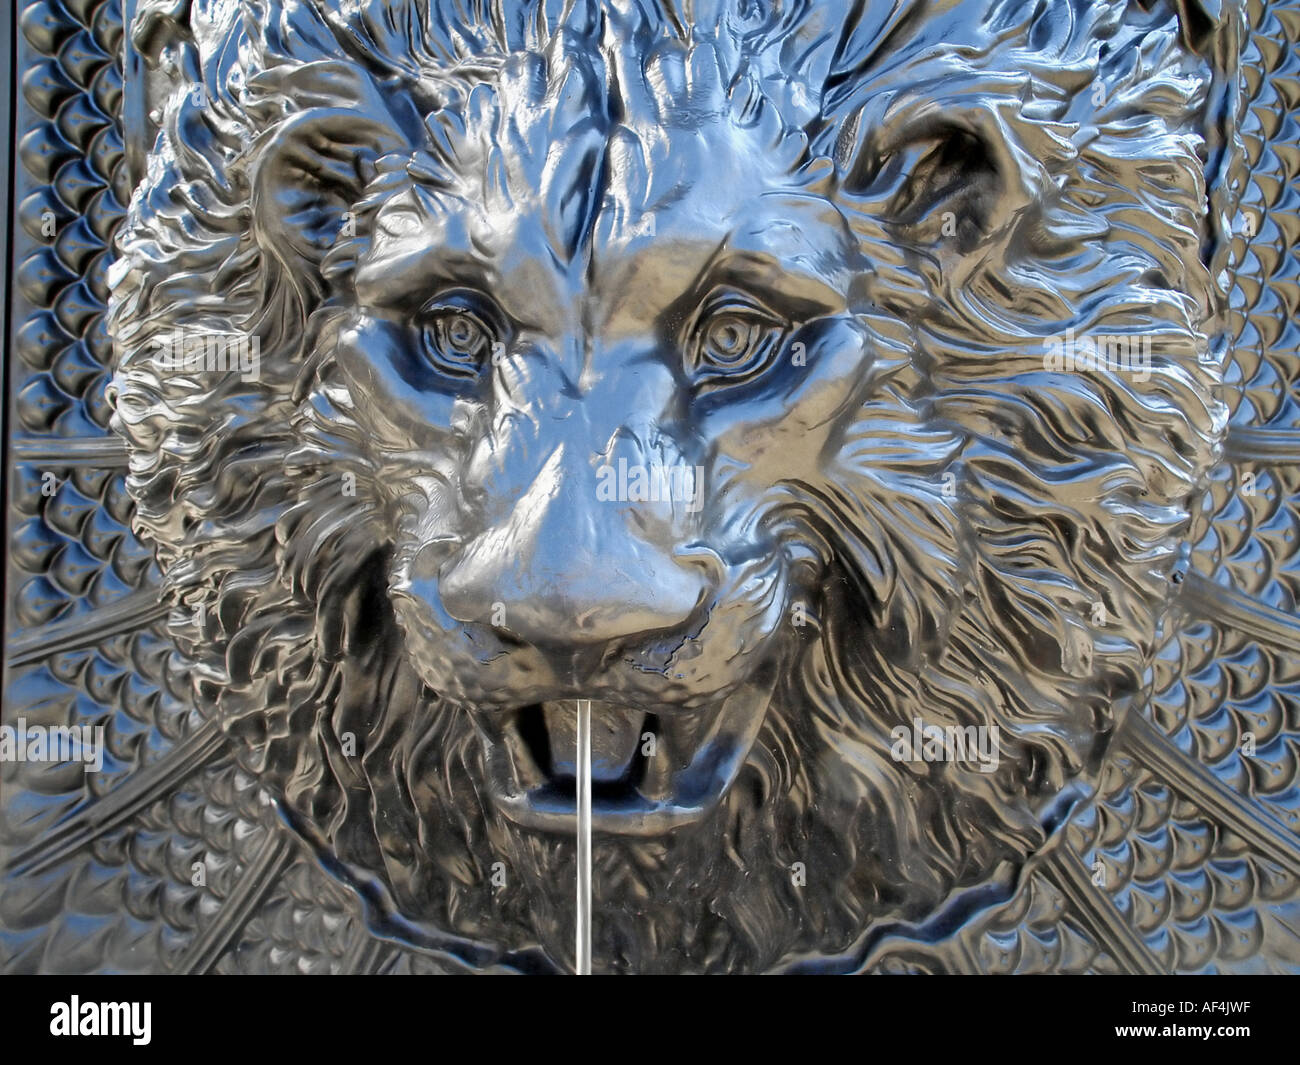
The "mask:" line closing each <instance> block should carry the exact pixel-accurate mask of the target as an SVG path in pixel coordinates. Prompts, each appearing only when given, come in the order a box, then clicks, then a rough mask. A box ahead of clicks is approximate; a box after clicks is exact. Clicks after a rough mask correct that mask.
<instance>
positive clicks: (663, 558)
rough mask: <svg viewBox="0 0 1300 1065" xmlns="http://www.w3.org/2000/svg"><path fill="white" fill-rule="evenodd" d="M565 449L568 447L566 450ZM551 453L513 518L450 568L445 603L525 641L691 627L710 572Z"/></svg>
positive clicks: (594, 638) (584, 639)
mask: <svg viewBox="0 0 1300 1065" xmlns="http://www.w3.org/2000/svg"><path fill="white" fill-rule="evenodd" d="M561 450H562V449H561ZM561 450H557V452H556V453H555V454H554V455H553V456H552V457H551V460H550V461H548V462H547V464H546V466H545V467H544V468H543V470H542V471H541V473H540V474H539V475H538V477H537V478H536V479H535V480H534V482H533V484H532V485H531V486H530V487H529V489H528V491H527V492H526V493H525V494H524V496H523V497H522V498H520V499H519V501H518V502H517V503H516V505H515V506H514V508H513V509H512V511H511V513H510V515H509V516H508V518H507V519H506V520H505V521H503V522H502V523H500V524H499V525H497V526H496V527H494V528H492V529H489V530H487V531H486V532H484V533H483V534H482V535H480V536H478V537H476V538H475V539H474V540H472V541H470V543H468V544H467V545H466V546H465V548H464V550H463V551H462V552H461V553H460V554H459V555H458V556H456V557H453V558H452V559H449V560H448V562H447V563H446V565H444V567H443V570H442V573H441V576H440V579H439V585H438V587H439V594H440V595H441V597H442V601H443V606H444V607H445V608H446V609H447V611H448V613H450V614H451V615H452V616H453V617H455V618H457V619H459V620H460V621H463V622H466V623H472V624H489V625H492V626H493V627H495V628H497V629H500V630H502V631H504V632H506V633H509V634H510V635H512V636H514V637H516V638H518V639H521V640H524V641H526V642H528V643H533V644H540V645H548V644H549V645H555V644H566V643H584V644H590V643H600V642H611V641H617V640H625V639H628V638H630V637H636V636H646V635H652V634H656V633H663V632H666V631H673V630H680V629H683V628H685V627H686V626H687V625H688V624H689V622H690V621H691V619H692V617H693V616H694V614H695V613H696V611H697V609H698V608H699V606H700V605H701V603H702V602H703V601H704V600H705V598H706V595H707V592H708V589H709V586H710V577H709V573H708V571H707V569H706V568H705V567H704V566H702V565H700V564H697V563H694V562H691V561H689V560H685V559H679V558H675V557H674V556H673V554H672V553H671V550H670V549H669V548H667V547H665V546H663V545H662V544H657V543H654V542H652V541H651V540H650V539H648V538H647V537H646V536H645V535H643V534H642V533H640V532H638V531H634V530H633V529H632V528H631V527H630V526H629V523H628V519H627V515H626V510H627V506H628V505H627V504H623V505H620V504H619V503H617V502H609V501H602V500H600V499H598V498H597V493H596V491H595V488H594V482H593V481H592V479H591V478H590V477H586V476H583V475H582V473H581V471H566V470H565V468H564V467H565V463H564V461H563V458H562V453H561Z"/></svg>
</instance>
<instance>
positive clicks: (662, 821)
mask: <svg viewBox="0 0 1300 1065" xmlns="http://www.w3.org/2000/svg"><path fill="white" fill-rule="evenodd" d="M771 700H772V687H771V685H770V683H763V682H756V681H751V682H750V683H747V684H745V685H743V686H742V687H740V688H739V689H738V690H736V691H735V692H733V693H732V694H731V695H730V696H727V697H726V698H725V699H722V700H720V701H719V702H718V703H717V704H716V705H715V706H713V707H710V708H707V709H705V710H699V711H691V712H683V711H678V710H674V709H672V708H665V709H664V710H663V711H662V712H661V713H658V714H652V713H647V712H644V711H642V710H640V709H637V708H632V707H623V706H619V705H617V704H614V703H610V702H604V701H593V703H592V734H593V758H592V800H591V815H592V828H593V830H594V831H596V832H601V833H607V834H609V835H616V836H659V835H663V834H664V833H666V832H669V831H671V830H672V829H676V828H680V827H681V826H683V825H688V824H692V823H694V822H697V821H699V820H701V819H703V818H704V817H706V816H707V815H708V814H709V813H711V812H712V811H713V810H715V809H716V808H717V807H718V805H719V803H721V801H722V800H723V798H724V797H725V796H726V794H727V792H728V791H729V790H730V789H731V786H732V784H734V783H735V780H736V777H737V776H738V775H739V773H740V770H741V768H742V767H743V766H744V764H745V761H746V759H747V758H748V757H749V753H750V750H751V749H752V747H753V745H754V742H755V740H756V739H757V738H758V734H759V732H760V731H761V729H762V726H763V720H764V717H765V716H766V714H767V710H768V706H769V704H770V702H771ZM576 715H577V703H576V702H575V701H573V700H564V701H558V702H551V703H546V704H538V705H535V706H530V707H524V708H521V709H519V710H513V711H478V712H473V718H474V722H475V725H476V727H477V729H478V732H479V735H480V736H481V737H482V741H483V750H484V764H485V766H486V770H487V773H486V784H487V791H488V795H489V797H490V798H491V800H492V803H493V804H494V806H495V807H496V808H497V809H498V810H499V811H500V812H501V813H502V814H503V815H504V816H506V817H507V818H509V819H510V820H511V821H513V822H514V823H515V824H517V825H519V826H521V827H523V828H527V829H535V830H538V831H541V832H552V833H563V834H568V835H572V834H573V833H574V832H575V831H576V830H577V779H576V778H577V773H578V770H577V767H576V765H575V761H576V752H575V749H574V748H575V740H576V729H575V727H574V721H575V719H576Z"/></svg>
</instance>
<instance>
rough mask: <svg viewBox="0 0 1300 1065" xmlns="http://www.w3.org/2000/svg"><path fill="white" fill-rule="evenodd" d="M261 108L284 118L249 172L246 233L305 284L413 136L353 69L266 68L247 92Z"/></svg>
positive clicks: (405, 101)
mask: <svg viewBox="0 0 1300 1065" xmlns="http://www.w3.org/2000/svg"><path fill="white" fill-rule="evenodd" d="M250 88H252V89H253V90H254V91H255V92H257V93H259V95H261V96H262V102H263V103H264V105H266V106H275V104H276V103H277V102H288V101H292V105H293V106H294V107H295V110H294V112H293V113H291V114H289V115H288V116H287V117H286V118H284V119H282V120H281V121H280V122H278V123H277V124H276V125H275V126H273V127H272V129H271V131H270V132H269V133H268V134H267V140H266V141H265V143H264V144H263V145H262V146H261V147H260V148H259V149H258V150H257V151H256V153H255V162H254V164H253V166H252V169H251V175H250V176H251V185H252V209H253V229H254V232H255V233H256V234H257V236H258V241H259V243H260V244H261V245H262V247H263V248H264V249H266V250H267V251H268V252H270V253H271V254H273V255H275V256H276V257H277V258H279V259H280V260H281V261H282V262H284V264H285V266H286V267H288V268H289V269H290V270H291V271H293V272H295V273H296V274H298V276H299V277H302V278H306V277H310V276H312V275H313V274H314V273H315V272H316V271H317V270H318V269H319V266H320V263H321V260H322V259H323V258H324V256H325V254H326V252H328V251H329V249H330V247H331V246H332V245H333V244H334V243H335V241H337V240H338V238H339V236H340V234H344V235H346V234H347V233H349V232H350V230H349V227H348V223H349V219H350V215H349V212H350V211H351V210H352V208H353V207H354V205H355V204H356V202H357V200H358V199H359V198H360V196H361V194H362V192H363V190H364V189H365V187H366V185H367V184H368V183H369V182H370V180H371V179H372V178H373V177H374V175H375V163H376V161H377V160H378V159H380V158H381V157H383V156H385V155H389V154H392V153H403V154H409V153H410V152H411V151H412V150H413V146H414V144H415V143H416V140H415V137H416V136H418V134H415V133H414V131H415V130H418V129H419V128H420V124H419V121H418V118H416V114H417V110H416V108H415V107H414V106H413V102H412V100H411V99H410V97H409V96H406V95H405V94H401V93H390V94H384V93H382V92H381V91H380V88H379V87H378V86H377V85H376V84H375V83H374V82H372V81H371V80H369V79H368V78H367V77H365V76H364V75H363V74H362V73H360V72H359V71H358V70H357V69H356V68H355V67H354V66H349V65H347V64H344V63H341V62H333V61H322V62H317V63H309V64H307V65H305V66H302V67H296V68H292V69H287V70H286V69H284V68H275V69H272V70H270V71H266V72H264V73H262V74H260V75H258V77H257V78H256V79H253V80H252V81H251V82H250Z"/></svg>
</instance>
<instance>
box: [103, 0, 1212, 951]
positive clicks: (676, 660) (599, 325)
mask: <svg viewBox="0 0 1300 1065" xmlns="http://www.w3.org/2000/svg"><path fill="white" fill-rule="evenodd" d="M480 9H481V10H480ZM1227 20H1228V15H1227V14H1226V13H1220V12H1215V14H1214V15H1213V16H1212V15H1211V14H1210V13H1208V5H1207V8H1202V7H1199V6H1196V5H1192V4H1188V5H1182V6H1178V5H1171V4H1167V3H1153V4H1149V5H1144V4H1137V3H1127V2H1107V0H1089V2H1083V0H1069V2H1061V3H1051V4H1026V3H1022V2H1021V0H953V2H948V3H938V4H936V3H933V2H931V0H903V2H896V3H885V2H882V3H876V2H871V3H866V4H853V5H848V4H819V3H802V2H797V0H780V2H759V0H734V2H731V3H724V2H720V3H716V4H715V3H697V4H693V5H692V4H686V5H683V6H681V7H674V6H673V5H672V4H670V3H668V2H667V0H663V2H659V3H622V2H613V0H609V2H605V3H599V2H595V0H592V2H590V3H581V2H576V0H574V2H570V3H568V4H560V3H559V2H549V3H535V2H520V3H514V4H509V3H508V4H504V5H496V4H486V3H485V4H481V5H480V4H472V3H452V2H445V3H444V2H441V0H357V2H355V3H347V4H343V3H330V2H327V0H242V2H239V3H231V2H221V3H217V2H208V0H193V3H192V4H191V5H189V9H188V12H187V14H186V15H184V16H180V15H177V13H176V10H175V5H172V4H164V3H152V2H145V3H142V4H141V5H140V9H139V11H138V12H137V15H136V19H135V23H134V26H133V43H134V46H135V48H136V49H137V50H138V51H139V53H140V54H141V55H143V56H145V57H146V58H147V59H148V61H149V63H150V64H151V69H152V74H151V76H152V77H154V78H155V79H161V80H156V81H155V83H154V84H155V85H161V86H162V88H161V89H155V94H154V95H155V98H156V100H157V101H159V102H158V106H156V107H154V108H152V110H151V113H149V114H148V115H145V114H142V113H141V114H135V115H133V116H132V117H131V118H130V121H132V122H134V123H135V126H134V130H135V135H134V140H135V141H136V142H137V143H143V144H144V148H143V149H141V150H140V151H139V157H138V159H137V172H138V175H139V177H140V181H139V184H138V187H137V189H136V192H135V196H134V200H133V202H132V204H131V208H130V213H129V216H128V218H127V220H126V222H125V224H124V227H123V230H122V232H121V234H120V236H119V242H118V243H119V249H120V259H119V262H118V265H117V267H116V269H115V273H114V275H113V277H112V286H113V295H112V303H111V331H112V335H113V338H114V344H115V348H116V351H117V353H118V368H117V371H116V377H115V379H114V381H113V384H112V387H111V396H112V399H113V403H114V405H115V408H116V414H115V419H114V425H115V428H116V429H117V431H118V432H119V433H121V434H122V435H123V436H124V437H125V438H126V440H127V442H128V445H129V452H130V463H131V465H130V477H129V489H130V492H131V494H132V496H133V497H134V499H135V501H136V504H137V510H136V517H135V522H136V528H137V530H138V532H140V533H141V534H142V535H143V536H145V537H146V538H147V540H148V541H149V542H151V543H152V544H153V545H154V546H155V549H156V553H157V557H158V559H159V562H160V564H161V567H162V570H163V574H164V579H165V584H166V589H167V594H168V595H169V596H170V601H171V603H172V604H173V605H174V607H175V611H174V614H173V629H174V631H175V634H176V636H177V639H178V641H179V643H180V645H181V647H182V648H183V649H184V650H185V651H186V653H187V654H188V655H189V656H190V658H191V659H192V661H193V677H194V685H195V694H196V698H197V705H198V707H199V712H200V713H201V715H203V716H204V717H206V718H208V719H209V720H213V721H217V722H219V723H220V725H221V728H222V729H223V730H224V731H225V733H226V734H227V735H228V736H229V737H230V738H231V739H232V741H233V742H235V743H236V744H237V746H238V750H239V752H240V754H239V757H240V760H241V762H242V764H243V765H244V766H245V767H246V768H247V769H248V770H249V771H251V772H253V773H256V774H257V775H258V777H259V778H260V779H261V781H262V782H263V784H264V785H265V787H266V788H267V789H268V791H269V792H270V794H272V795H273V796H274V798H275V800H276V803H277V804H278V807H279V810H280V813H281V815H282V817H283V818H284V819H286V820H287V821H288V822H289V824H290V825H292V827H293V829H294V830H295V831H296V832H297V833H298V834H299V835H300V836H301V837H302V838H303V839H305V840H306V841H307V842H308V843H309V844H310V845H311V846H312V847H314V848H315V850H316V853H317V854H318V856H319V858H320V860H321V862H322V863H323V864H324V866H325V868H327V869H328V870H329V871H330V872H331V873H332V874H334V875H335V876H336V877H338V878H339V879H341V880H342V881H344V882H346V883H347V884H349V885H351V886H352V887H353V888H354V889H355V890H356V891H357V892H358V893H359V894H360V895H361V897H362V898H363V899H364V900H365V901H366V903H367V907H368V909H367V912H368V913H369V919H370V921H371V924H372V927H373V928H374V929H376V930H377V931H378V932H379V933H380V934H383V935H385V936H387V937H390V938H393V939H397V940H399V941H401V942H403V943H405V944H408V945H410V946H413V947H415V948H418V949H420V950H424V951H428V952H431V953H432V954H433V955H434V956H440V957H443V958H459V959H461V960H462V961H465V962H467V963H471V964H476V965H486V964H497V965H503V966H513V967H516V968H522V969H526V970H534V971H536V970H545V969H550V968H559V969H564V968H567V967H568V966H569V965H570V958H571V956H572V955H571V951H572V934H573V933H572V929H573V924H572V921H573V918H572V914H571V906H572V878H573V873H574V862H575V843H574V829H575V798H574V795H575V779H574V778H575V764H574V753H573V752H574V725H573V715H572V706H573V701H574V700H577V699H589V700H591V701H592V707H593V720H594V725H593V728H594V740H593V745H594V749H593V759H594V767H593V778H594V779H593V796H594V798H593V810H594V813H593V818H594V829H595V842H594V860H593V865H594V877H593V891H594V921H593V928H594V933H593V934H594V938H595V949H594V954H595V957H596V959H597V961H596V965H597V968H598V969H608V970H614V971H618V970H632V971H642V972H649V971H722V970H759V969H771V968H796V969H797V968H805V969H806V968H822V969H833V968H836V967H837V965H839V964H840V962H838V961H837V959H840V960H841V961H842V960H843V959H845V958H849V957H852V956H853V955H854V953H855V952H858V951H860V950H861V948H862V945H863V943H865V942H867V941H868V940H869V938H870V937H872V936H878V935H880V934H881V930H882V929H892V930H893V931H894V933H895V934H899V931H900V930H903V931H904V932H906V930H907V929H912V930H913V932H912V933H911V934H914V935H915V936H916V937H917V938H918V939H923V938H925V936H926V935H927V934H929V933H928V932H927V931H926V929H927V928H932V927H935V922H941V921H947V922H948V923H949V924H951V922H952V921H954V920H959V919H960V907H961V906H969V905H971V903H970V902H969V900H970V898H971V897H972V892H975V897H978V892H979V890H981V889H987V888H988V887H989V885H996V884H999V883H1007V882H1008V881H1009V880H1011V879H1014V877H1015V876H1016V871H1017V870H1019V869H1021V868H1022V867H1023V866H1024V863H1025V862H1026V860H1028V859H1029V858H1030V857H1031V856H1033V855H1034V854H1035V853H1036V852H1037V851H1038V850H1039V849H1040V848H1041V847H1042V846H1043V844H1044V842H1045V841H1046V840H1047V838H1048V837H1049V836H1050V835H1051V833H1052V832H1053V830H1054V828H1055V827H1056V826H1057V825H1058V824H1059V823H1060V822H1061V820H1062V817H1063V816H1064V811H1066V810H1068V809H1069V807H1070V804H1071V802H1073V801H1074V800H1075V799H1077V797H1078V796H1080V795H1083V794H1086V793H1087V791H1088V789H1089V787H1090V786H1091V785H1090V782H1091V781H1092V780H1093V779H1094V777H1095V774H1096V772H1097V770H1098V767H1099V765H1100V763H1101V759H1102V756H1103V755H1104V753H1105V751H1106V748H1107V744H1108V740H1109V738H1110V737H1111V736H1112V734H1113V732H1114V730H1115V729H1116V728H1117V725H1118V724H1119V722H1120V721H1121V719H1122V717H1123V715H1124V714H1126V713H1128V712H1130V710H1131V709H1132V708H1133V707H1136V706H1140V705H1141V704H1142V702H1143V700H1144V699H1145V698H1146V695H1147V693H1148V691H1149V688H1150V684H1151V671H1150V665H1151V657H1152V654H1153V649H1154V648H1155V647H1156V646H1157V645H1158V641H1159V639H1160V637H1161V635H1162V633H1163V631H1164V630H1163V620H1162V619H1163V618H1164V617H1165V615H1166V613H1167V611H1168V609H1169V607H1170V604H1171V602H1172V601H1173V599H1174V598H1175V596H1176V594H1177V592H1178V584H1179V581H1180V578H1181V575H1182V573H1183V570H1184V568H1185V562H1184V560H1185V557H1186V551H1185V544H1186V541H1187V539H1188V537H1189V535H1190V530H1191V528H1192V523H1193V521H1194V520H1195V517H1196V508H1197V506H1198V500H1199V499H1200V497H1201V493H1202V491H1203V488H1204V480H1205V476H1206V472H1207V470H1208V469H1209V468H1210V467H1211V465H1212V464H1213V462H1214V461H1215V460H1216V458H1217V456H1218V454H1219V447H1220V438H1221V436H1222V434H1223V431H1224V427H1225V424H1226V411H1225V409H1224V408H1223V406H1222V405H1221V404H1220V403H1219V402H1218V401H1217V400H1216V398H1215V388H1216V386H1217V385H1218V384H1219V383H1220V378H1221V370H1220V362H1221V356H1222V344H1221V342H1220V340H1219V338H1218V337H1217V334H1216V329H1217V328H1218V327H1217V325H1216V321H1217V316H1218V315H1219V314H1220V307H1219V304H1220V302H1221V301H1222V293H1221V291H1220V289H1219V287H1218V285H1217V283H1216V281H1215V278H1214V276H1213V274H1214V272H1215V270H1216V267H1215V263H1214V256H1215V254H1216V250H1215V249H1216V247H1217V244H1216V231H1217V227H1218V226H1219V225H1221V218H1220V217H1219V216H1220V215H1221V214H1222V213H1223V212H1222V209H1221V208H1222V205H1220V208H1219V209H1217V210H1216V208H1215V205H1214V202H1213V201H1211V202H1210V204H1209V207H1208V208H1207V182H1208V181H1209V180H1210V179H1209V178H1207V175H1208V174H1212V172H1213V171H1214V170H1215V168H1216V167H1222V166H1223V165H1225V164H1224V162H1223V160H1224V159H1225V158H1226V157H1227V156H1228V155H1229V154H1230V151H1231V140H1232V136H1231V130H1230V125H1229V122H1228V117H1227V115H1226V112H1227V111H1228V110H1229V108H1228V107H1227V105H1226V104H1225V92H1226V90H1225V88H1224V84H1225V83H1224V80H1223V69H1224V68H1225V67H1226V66H1227V65H1228V64H1229V61H1228V60H1227V59H1224V58H1223V56H1224V55H1227V54H1228V53H1229V51H1230V48H1231V47H1232V46H1231V45H1230V43H1229V42H1226V39H1225V35H1228V34H1230V25H1229V23H1228V21H1227ZM177 40H181V41H184V42H185V45H186V46H185V48H176V47H175V46H174V42H175V41H177ZM159 41H162V42H168V41H170V42H173V43H172V44H167V45H165V46H164V45H161V44H158V43H157V42H159ZM129 103H130V101H128V104H129ZM142 131H145V132H147V134H148V136H145V135H144V133H142ZM150 143H151V145H152V146H151V147H149V144H150ZM1207 213H1208V216H1209V221H1208V222H1207V221H1206V218H1207ZM214 353H215V354H216V356H217V357H216V359H215V360H214V357H213V356H214ZM223 355H224V356H225V361H224V363H223V362H222V358H221V357H222V356H223ZM494 870H496V871H499V872H500V874H501V875H500V876H496V875H494ZM792 870H793V872H792ZM503 884H504V885H505V886H503ZM963 900H965V901H963ZM954 914H956V916H954Z"/></svg>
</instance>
